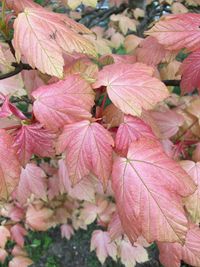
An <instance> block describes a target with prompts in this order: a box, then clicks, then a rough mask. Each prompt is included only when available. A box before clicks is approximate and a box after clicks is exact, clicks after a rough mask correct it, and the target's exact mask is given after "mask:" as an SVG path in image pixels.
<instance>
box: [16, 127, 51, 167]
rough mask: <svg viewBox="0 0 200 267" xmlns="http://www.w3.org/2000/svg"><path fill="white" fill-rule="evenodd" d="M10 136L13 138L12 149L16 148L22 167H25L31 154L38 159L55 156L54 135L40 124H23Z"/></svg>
mask: <svg viewBox="0 0 200 267" xmlns="http://www.w3.org/2000/svg"><path fill="white" fill-rule="evenodd" d="M12 135H13V136H14V144H13V147H14V148H16V150H17V155H18V158H19V160H20V162H21V164H22V165H25V164H26V163H27V162H28V161H29V160H30V158H31V156H32V155H33V154H35V155H37V156H40V157H51V156H53V155H54V154H55V151H54V140H55V137H56V135H55V134H54V133H52V132H50V131H48V130H46V129H44V128H43V127H42V125H41V124H40V123H33V124H25V123H24V124H23V125H22V126H21V127H20V128H18V129H17V130H15V131H14V132H13V133H12Z"/></svg>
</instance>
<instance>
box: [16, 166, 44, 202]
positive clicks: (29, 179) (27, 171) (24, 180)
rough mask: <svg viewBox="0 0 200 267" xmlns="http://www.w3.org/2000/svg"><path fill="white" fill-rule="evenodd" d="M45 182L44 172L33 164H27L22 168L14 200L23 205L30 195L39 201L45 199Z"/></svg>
mask: <svg viewBox="0 0 200 267" xmlns="http://www.w3.org/2000/svg"><path fill="white" fill-rule="evenodd" d="M46 192H47V180H46V174H45V173H44V171H43V170H42V169H41V168H40V167H38V166H37V165H35V164H33V163H28V164H27V165H26V167H25V168H22V171H21V175H20V180H19V185H18V187H17V191H16V198H17V200H18V201H19V202H20V204H22V205H23V204H25V203H26V202H27V201H28V198H29V197H30V196H31V194H34V195H35V196H36V197H38V198H41V199H44V200H45V199H46Z"/></svg>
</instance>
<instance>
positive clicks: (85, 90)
mask: <svg viewBox="0 0 200 267" xmlns="http://www.w3.org/2000/svg"><path fill="white" fill-rule="evenodd" d="M32 95H33V97H34V98H35V99H36V101H35V102H34V105H33V112H34V115H35V116H36V118H37V119H38V121H40V122H41V123H42V124H43V125H44V126H46V127H47V128H48V129H53V130H57V129H59V128H61V127H63V126H64V125H65V124H67V123H72V122H75V121H79V120H81V119H83V118H90V117H91V114H90V111H91V108H92V106H93V105H94V93H93V90H92V88H91V87H90V85H89V84H88V83H87V82H86V81H85V80H83V79H82V78H80V76H78V75H71V76H69V77H67V79H66V80H64V81H59V82H57V83H54V84H50V85H44V86H41V87H40V88H38V89H37V90H36V91H34V92H33V93H32Z"/></svg>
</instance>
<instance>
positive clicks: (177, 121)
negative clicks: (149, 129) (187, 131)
mask: <svg viewBox="0 0 200 267" xmlns="http://www.w3.org/2000/svg"><path fill="white" fill-rule="evenodd" d="M151 116H152V117H153V119H154V120H155V122H156V123H157V125H158V128H159V130H160V133H161V137H162V138H163V139H165V138H170V137H172V136H173V135H175V134H176V133H177V132H178V130H179V127H181V126H182V125H183V123H184V118H183V116H182V115H180V114H178V113H177V112H176V111H175V110H167V111H163V112H159V111H152V112H151Z"/></svg>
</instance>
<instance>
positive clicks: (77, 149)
mask: <svg viewBox="0 0 200 267" xmlns="http://www.w3.org/2000/svg"><path fill="white" fill-rule="evenodd" d="M112 146H113V139H112V137H111V135H110V134H109V132H108V131H107V130H105V129H104V128H103V127H102V126H101V125H100V124H98V123H96V122H94V123H91V122H89V121H87V120H84V121H81V122H77V123H74V124H70V125H66V126H65V127H64V131H63V133H62V134H61V135H60V137H59V139H58V145H57V148H58V153H60V152H63V151H65V152H66V165H67V169H68V171H69V177H70V180H71V181H72V184H76V183H78V182H80V181H81V180H82V179H83V178H84V177H86V176H88V175H89V174H90V172H93V173H94V174H95V175H96V176H97V177H98V178H99V179H100V180H101V182H102V183H103V185H104V188H105V187H106V185H107V181H108V179H109V177H110V173H111V168H112Z"/></svg>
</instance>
